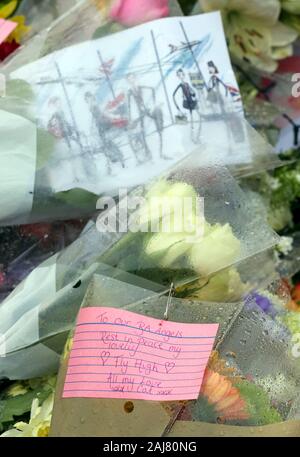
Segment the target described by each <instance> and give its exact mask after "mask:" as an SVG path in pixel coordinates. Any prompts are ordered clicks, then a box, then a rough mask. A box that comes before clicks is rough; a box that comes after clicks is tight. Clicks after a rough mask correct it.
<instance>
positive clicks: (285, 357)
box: [217, 303, 300, 419]
mask: <svg viewBox="0 0 300 457" xmlns="http://www.w3.org/2000/svg"><path fill="white" fill-rule="evenodd" d="M217 349H218V351H219V352H220V355H221V357H222V358H223V359H225V360H226V362H227V363H228V365H229V366H233V367H236V368H237V369H238V370H239V372H240V373H242V374H243V375H244V376H247V377H249V379H251V380H252V382H253V383H254V384H257V385H259V386H260V387H262V388H263V389H264V391H265V393H266V394H267V395H268V397H269V398H270V400H271V402H272V404H273V405H276V408H277V409H278V410H279V411H280V413H281V415H282V417H283V419H287V418H288V414H289V412H290V408H291V404H292V403H293V402H294V401H295V400H296V398H297V396H298V392H299V389H300V365H299V360H297V359H296V358H295V357H293V354H292V352H291V346H290V337H289V335H288V334H287V332H286V330H285V328H284V327H281V326H280V325H279V324H278V323H277V322H275V321H274V320H273V319H272V318H271V317H269V316H267V315H266V314H265V313H264V312H263V311H261V310H260V308H259V307H258V306H257V305H256V304H254V303H251V304H250V303H248V304H247V306H245V307H244V308H243V310H242V312H241V313H240V314H239V315H238V317H237V319H236V320H235V322H234V323H233V325H232V326H231V327H230V329H229V330H228V332H227V334H226V335H225V337H224V339H223V341H222V342H220V343H219V344H218V346H217ZM232 353H234V354H235V357H234V358H232V356H231V355H230V354H232Z"/></svg>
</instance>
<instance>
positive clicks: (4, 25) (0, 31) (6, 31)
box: [0, 18, 18, 44]
mask: <svg viewBox="0 0 300 457" xmlns="http://www.w3.org/2000/svg"><path fill="white" fill-rule="evenodd" d="M17 25H18V24H17V23H16V22H13V21H6V20H5V19H1V18H0V44H1V43H3V41H4V40H6V38H7V37H8V35H10V34H11V32H13V31H14V30H15V28H16V27H17Z"/></svg>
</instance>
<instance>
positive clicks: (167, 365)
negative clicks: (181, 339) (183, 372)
mask: <svg viewBox="0 0 300 457" xmlns="http://www.w3.org/2000/svg"><path fill="white" fill-rule="evenodd" d="M174 367H175V363H174V362H166V363H165V369H166V372H167V374H169V373H170V371H172V370H173V368H174Z"/></svg>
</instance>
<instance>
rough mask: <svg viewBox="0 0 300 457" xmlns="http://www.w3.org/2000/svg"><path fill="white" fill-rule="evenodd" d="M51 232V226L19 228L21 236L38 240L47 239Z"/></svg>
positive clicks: (31, 225) (38, 225) (33, 225)
mask: <svg viewBox="0 0 300 457" xmlns="http://www.w3.org/2000/svg"><path fill="white" fill-rule="evenodd" d="M51 230H52V226H51V224H28V225H21V227H20V233H21V235H22V236H26V237H27V236H28V237H30V236H32V237H34V238H37V239H38V240H42V239H45V238H47V237H48V236H49V234H50V233H51Z"/></svg>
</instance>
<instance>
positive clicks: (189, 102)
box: [173, 68, 201, 143]
mask: <svg viewBox="0 0 300 457" xmlns="http://www.w3.org/2000/svg"><path fill="white" fill-rule="evenodd" d="M176 75H177V77H178V79H179V80H180V83H179V84H178V86H177V87H176V89H175V90H174V92H173V101H174V104H175V106H176V108H177V110H178V112H179V114H180V116H181V117H185V115H184V114H183V112H182V110H181V109H180V107H179V105H178V103H177V99H176V96H177V94H178V92H179V91H180V92H181V96H182V108H183V109H185V110H187V111H188V112H189V115H190V121H191V138H192V141H194V142H195V143H198V142H199V137H200V130H201V116H200V112H199V107H198V100H197V95H196V92H195V90H194V88H193V87H192V86H191V84H189V83H188V82H187V81H186V77H185V73H184V71H183V69H182V68H179V70H177V72H176ZM194 112H196V113H197V116H198V119H199V128H198V132H197V135H196V137H195V136H194ZM180 116H179V117H180Z"/></svg>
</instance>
